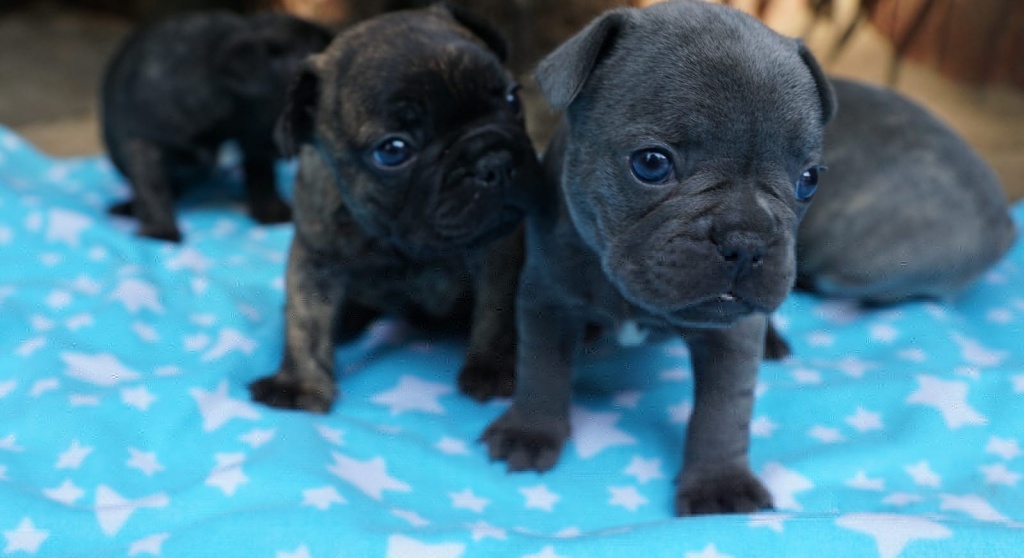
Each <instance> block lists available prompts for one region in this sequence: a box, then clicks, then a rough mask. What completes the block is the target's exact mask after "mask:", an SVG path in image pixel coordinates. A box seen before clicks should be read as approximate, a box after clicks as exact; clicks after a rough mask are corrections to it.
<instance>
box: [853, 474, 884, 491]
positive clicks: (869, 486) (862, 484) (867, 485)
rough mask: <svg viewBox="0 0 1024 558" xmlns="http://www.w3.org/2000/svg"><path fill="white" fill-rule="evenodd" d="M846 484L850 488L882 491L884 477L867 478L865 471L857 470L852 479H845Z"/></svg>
mask: <svg viewBox="0 0 1024 558" xmlns="http://www.w3.org/2000/svg"><path fill="white" fill-rule="evenodd" d="M846 486H849V487H850V488H856V489H858V490H875V491H878V492H882V491H884V490H885V479H872V478H868V475H867V473H865V472H864V471H857V474H856V475H854V477H853V478H852V479H849V480H848V481H846Z"/></svg>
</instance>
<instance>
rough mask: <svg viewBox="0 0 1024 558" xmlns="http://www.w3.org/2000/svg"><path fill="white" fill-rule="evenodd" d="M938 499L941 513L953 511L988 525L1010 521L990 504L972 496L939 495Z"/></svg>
mask: <svg viewBox="0 0 1024 558" xmlns="http://www.w3.org/2000/svg"><path fill="white" fill-rule="evenodd" d="M939 499H941V500H942V504H941V505H940V506H939V509H941V510H942V511H947V510H953V511H959V512H963V513H966V514H967V515H969V516H971V517H973V518H974V519H977V520H978V521H985V522H988V523H1006V522H1008V521H1010V518H1008V517H1006V516H1005V515H1003V514H1001V513H999V512H998V511H996V509H995V508H993V507H992V504H989V503H988V502H986V501H985V500H983V499H981V498H980V497H978V496H975V495H973V494H967V495H964V496H957V495H955V494H940V495H939Z"/></svg>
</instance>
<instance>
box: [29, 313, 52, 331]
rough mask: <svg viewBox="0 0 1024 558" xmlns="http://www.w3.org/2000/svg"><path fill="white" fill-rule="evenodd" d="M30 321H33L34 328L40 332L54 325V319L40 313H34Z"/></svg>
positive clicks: (48, 329)
mask: <svg viewBox="0 0 1024 558" xmlns="http://www.w3.org/2000/svg"><path fill="white" fill-rule="evenodd" d="M29 321H31V322H32V329H34V330H36V331H39V332H44V331H50V330H51V329H53V325H54V324H53V320H51V319H50V318H47V317H46V316H40V315H39V314H35V315H33V316H32V317H31V318H30V320H29Z"/></svg>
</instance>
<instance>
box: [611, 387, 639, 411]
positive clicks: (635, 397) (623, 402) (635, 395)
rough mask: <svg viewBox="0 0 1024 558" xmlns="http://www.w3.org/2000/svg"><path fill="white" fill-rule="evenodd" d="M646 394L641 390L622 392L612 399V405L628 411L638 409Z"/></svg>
mask: <svg viewBox="0 0 1024 558" xmlns="http://www.w3.org/2000/svg"><path fill="white" fill-rule="evenodd" d="M643 396H644V392H642V391H639V390H629V391H620V392H619V393H616V394H615V397H614V398H613V399H612V404H614V405H615V406H616V407H621V408H626V409H636V406H637V405H639V404H640V399H641V398H643Z"/></svg>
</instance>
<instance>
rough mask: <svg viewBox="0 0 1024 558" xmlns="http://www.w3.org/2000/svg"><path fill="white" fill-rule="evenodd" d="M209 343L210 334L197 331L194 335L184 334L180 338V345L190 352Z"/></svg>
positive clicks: (196, 350) (198, 349) (201, 348)
mask: <svg viewBox="0 0 1024 558" xmlns="http://www.w3.org/2000/svg"><path fill="white" fill-rule="evenodd" d="M209 344H210V336H209V335H207V334H205V333H197V334H195V335H186V336H185V337H184V338H182V345H183V346H184V348H185V350H186V351H188V352H190V353H195V352H198V351H201V350H203V349H205V348H206V347H207V345H209Z"/></svg>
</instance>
